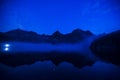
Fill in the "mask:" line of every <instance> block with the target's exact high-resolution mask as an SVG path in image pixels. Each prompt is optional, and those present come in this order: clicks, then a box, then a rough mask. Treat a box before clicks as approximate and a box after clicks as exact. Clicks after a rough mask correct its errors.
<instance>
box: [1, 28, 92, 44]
mask: <svg viewBox="0 0 120 80" xmlns="http://www.w3.org/2000/svg"><path fill="white" fill-rule="evenodd" d="M90 36H93V34H92V33H91V32H90V31H82V30H80V29H76V30H73V31H72V32H71V33H68V34H62V33H60V32H59V31H56V32H54V33H53V34H52V35H40V34H37V33H35V32H32V31H24V30H21V29H15V30H11V31H8V32H5V33H0V41H1V42H6V41H20V42H32V43H42V42H47V43H76V42H79V41H81V40H84V39H86V38H88V37H90Z"/></svg>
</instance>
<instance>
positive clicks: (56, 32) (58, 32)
mask: <svg viewBox="0 0 120 80" xmlns="http://www.w3.org/2000/svg"><path fill="white" fill-rule="evenodd" d="M52 35H56V36H57V35H62V33H61V32H60V31H58V30H57V31H55V32H54V33H53V34H52Z"/></svg>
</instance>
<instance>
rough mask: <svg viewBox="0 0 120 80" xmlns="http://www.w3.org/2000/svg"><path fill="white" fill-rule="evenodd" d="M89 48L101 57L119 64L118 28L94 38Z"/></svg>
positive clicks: (119, 38) (119, 33)
mask: <svg viewBox="0 0 120 80" xmlns="http://www.w3.org/2000/svg"><path fill="white" fill-rule="evenodd" d="M90 48H91V50H92V52H93V53H94V54H96V55H97V56H99V57H100V58H101V59H103V60H105V61H108V62H111V63H113V64H116V65H120V30H119V31H116V32H113V33H110V34H108V35H105V36H103V37H101V38H98V39H96V40H95V41H94V42H93V43H92V44H91V47H90Z"/></svg>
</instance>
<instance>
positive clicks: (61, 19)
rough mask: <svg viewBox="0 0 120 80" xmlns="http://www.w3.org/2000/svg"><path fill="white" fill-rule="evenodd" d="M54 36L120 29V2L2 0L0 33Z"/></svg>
mask: <svg viewBox="0 0 120 80" xmlns="http://www.w3.org/2000/svg"><path fill="white" fill-rule="evenodd" d="M17 28H20V29H23V30H29V31H35V32H37V33H40V34H52V33H53V32H55V31H56V30H59V31H61V32H62V33H69V32H71V31H72V30H73V29H76V28H80V29H82V30H90V31H92V32H93V33H94V34H101V33H104V32H105V33H109V32H112V31H115V30H118V29H120V1H119V0H0V31H2V32H4V31H8V30H12V29H17Z"/></svg>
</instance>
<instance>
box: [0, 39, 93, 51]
mask: <svg viewBox="0 0 120 80" xmlns="http://www.w3.org/2000/svg"><path fill="white" fill-rule="evenodd" d="M92 40H93V39H92V38H88V39H85V40H84V41H81V42H78V43H58V44H50V43H27V42H26V43H25V42H6V43H3V44H2V45H5V44H9V45H10V47H9V48H10V52H31V51H32V52H50V51H60V52H80V53H87V52H89V45H90V43H91V42H92Z"/></svg>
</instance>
